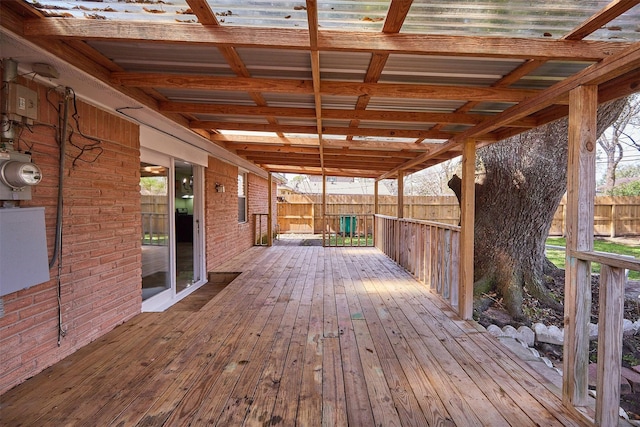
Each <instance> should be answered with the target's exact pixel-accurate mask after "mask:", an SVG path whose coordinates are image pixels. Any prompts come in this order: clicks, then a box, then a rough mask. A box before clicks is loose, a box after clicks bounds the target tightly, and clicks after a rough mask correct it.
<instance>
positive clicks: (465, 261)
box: [458, 139, 476, 319]
mask: <svg viewBox="0 0 640 427" xmlns="http://www.w3.org/2000/svg"><path fill="white" fill-rule="evenodd" d="M475 177H476V142H475V140H472V139H471V140H467V141H465V143H464V148H463V152H462V190H461V196H462V197H461V203H460V208H461V213H460V265H459V269H460V274H459V277H460V283H459V290H458V313H459V314H460V317H462V318H463V319H471V318H472V317H473V256H474V255H473V254H474V252H473V245H474V231H475V224H474V223H475V199H476V184H475Z"/></svg>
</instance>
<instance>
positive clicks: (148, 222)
mask: <svg viewBox="0 0 640 427" xmlns="http://www.w3.org/2000/svg"><path fill="white" fill-rule="evenodd" d="M168 225H169V221H168V218H167V214H163V213H153V212H143V213H142V244H143V245H152V246H167V245H168V244H169V229H168Z"/></svg>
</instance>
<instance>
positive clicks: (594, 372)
mask: <svg viewBox="0 0 640 427" xmlns="http://www.w3.org/2000/svg"><path fill="white" fill-rule="evenodd" d="M597 378H598V364H597V363H590V364H589V388H590V389H594V390H595V388H596V385H597ZM632 391H633V390H632V389H631V384H630V383H629V381H628V380H627V379H626V378H625V377H623V376H620V394H630V393H631V392H632Z"/></svg>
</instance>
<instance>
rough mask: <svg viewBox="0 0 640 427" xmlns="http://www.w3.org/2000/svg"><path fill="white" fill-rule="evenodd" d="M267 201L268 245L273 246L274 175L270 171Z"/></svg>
mask: <svg viewBox="0 0 640 427" xmlns="http://www.w3.org/2000/svg"><path fill="white" fill-rule="evenodd" d="M267 188H268V193H267V194H268V195H267V203H268V204H269V210H268V215H267V246H273V175H271V172H269V175H268V176H267Z"/></svg>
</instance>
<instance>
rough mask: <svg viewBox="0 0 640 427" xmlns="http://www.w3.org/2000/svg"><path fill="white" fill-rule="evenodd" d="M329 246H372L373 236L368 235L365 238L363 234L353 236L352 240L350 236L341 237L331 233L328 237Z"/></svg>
mask: <svg viewBox="0 0 640 427" xmlns="http://www.w3.org/2000/svg"><path fill="white" fill-rule="evenodd" d="M336 240H337V241H336ZM365 241H366V242H365ZM329 246H373V236H371V235H369V236H367V237H366V238H365V237H364V236H362V237H359V238H358V237H355V236H354V237H353V242H352V241H351V237H350V236H345V237H343V236H340V235H337V236H336V235H335V234H332V235H331V236H330V237H329Z"/></svg>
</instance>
